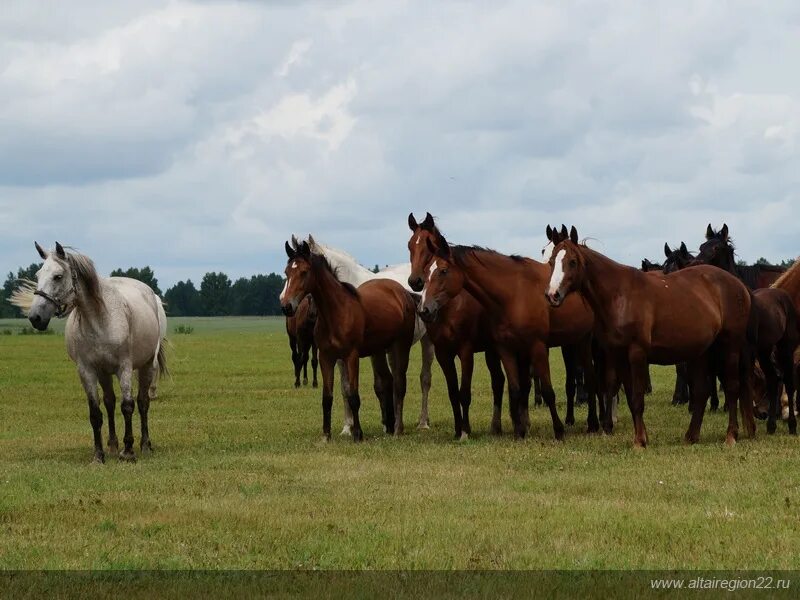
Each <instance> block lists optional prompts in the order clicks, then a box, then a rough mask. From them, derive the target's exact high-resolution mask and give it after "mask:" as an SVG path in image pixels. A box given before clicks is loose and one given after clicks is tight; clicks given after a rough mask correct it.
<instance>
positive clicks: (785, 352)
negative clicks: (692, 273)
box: [694, 223, 800, 434]
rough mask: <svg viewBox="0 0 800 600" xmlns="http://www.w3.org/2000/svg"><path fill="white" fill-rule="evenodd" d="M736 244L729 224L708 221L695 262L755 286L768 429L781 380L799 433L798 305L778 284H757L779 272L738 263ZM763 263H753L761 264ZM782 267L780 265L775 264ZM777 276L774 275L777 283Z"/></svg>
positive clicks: (771, 428) (772, 430) (772, 422)
mask: <svg viewBox="0 0 800 600" xmlns="http://www.w3.org/2000/svg"><path fill="white" fill-rule="evenodd" d="M734 256H735V247H734V245H733V241H732V240H731V239H730V236H729V231H728V225H727V224H723V225H722V228H721V229H720V230H719V231H714V230H713V229H712V228H711V224H710V223H709V225H708V228H707V230H706V241H705V242H704V243H703V244H702V245H701V246H700V250H699V252H698V253H697V258H696V259H695V261H694V263H700V264H709V265H713V266H715V267H718V268H720V269H723V270H725V271H727V272H729V273H731V274H732V275H734V276H736V277H738V278H739V279H740V280H742V282H743V283H745V284H746V285H747V286H748V287H750V288H755V289H753V292H752V294H753V313H754V315H755V318H756V322H757V327H756V332H757V333H756V340H755V344H756V346H755V351H756V356H757V358H758V362H759V365H760V366H761V370H762V371H763V373H764V377H765V379H766V388H767V397H768V401H769V405H768V416H767V433H775V430H776V427H777V425H776V418H777V413H778V405H779V403H780V383H781V382H782V383H783V386H784V388H785V390H786V395H787V398H788V404H789V415H788V417H789V418H788V426H789V432H790V433H792V434H796V433H797V422H796V417H795V414H794V402H793V396H794V390H795V381H794V380H795V373H794V365H793V356H794V352H795V350H796V348H797V346H798V343H800V331H798V316H797V309H796V308H795V306H794V302H793V299H792V296H791V295H790V294H789V292H787V291H786V290H783V289H780V288H778V287H757V286H760V285H761V284H762V283H766V282H767V281H769V280H770V279H772V277H773V276H774V275H775V274H776V273H777V272H778V271H776V270H774V269H773V270H767V271H763V273H761V274H759V273H758V272H757V271H756V270H755V269H753V270H747V268H744V267H741V266H740V265H737V264H736V261H735V258H734ZM758 266H760V265H754V267H758ZM775 269H780V267H775ZM775 281H777V278H775V279H772V281H771V283H775ZM773 352H774V353H775V358H776V362H777V363H778V368H779V369H780V377H779V374H778V372H777V371H776V370H775V366H774V365H773V362H772V355H773Z"/></svg>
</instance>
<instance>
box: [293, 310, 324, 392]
mask: <svg viewBox="0 0 800 600" xmlns="http://www.w3.org/2000/svg"><path fill="white" fill-rule="evenodd" d="M316 322H317V307H316V306H314V300H313V299H312V298H311V296H306V297H305V298H303V300H301V302H300V304H299V305H298V306H297V312H296V313H295V314H294V315H293V316H291V317H286V333H287V334H288V336H289V348H291V349H292V363H293V364H294V387H296V388H297V387H300V371H301V370H302V371H303V385H308V356H309V353H310V354H311V372H312V375H313V381H312V383H311V386H312V387H317V362H318V361H317V343H316V342H315V341H314V325H316Z"/></svg>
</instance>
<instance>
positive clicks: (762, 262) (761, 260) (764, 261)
mask: <svg viewBox="0 0 800 600" xmlns="http://www.w3.org/2000/svg"><path fill="white" fill-rule="evenodd" d="M754 264H756V265H771V264H772V263H770V262H769V261H768V260H767V259H766V258H764V257H763V256H760V257H759V258H758V260H757V261H756V262H755V263H754Z"/></svg>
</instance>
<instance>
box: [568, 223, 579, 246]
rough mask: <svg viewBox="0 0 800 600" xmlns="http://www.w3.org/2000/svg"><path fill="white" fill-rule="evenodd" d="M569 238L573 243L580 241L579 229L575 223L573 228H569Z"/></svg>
mask: <svg viewBox="0 0 800 600" xmlns="http://www.w3.org/2000/svg"><path fill="white" fill-rule="evenodd" d="M569 239H570V240H571V241H572V243H573V244H577V243H578V230H577V229H575V225H573V226H572V229H570V230H569Z"/></svg>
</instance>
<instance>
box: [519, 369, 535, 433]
mask: <svg viewBox="0 0 800 600" xmlns="http://www.w3.org/2000/svg"><path fill="white" fill-rule="evenodd" d="M518 373H519V402H520V404H519V414H520V418H521V419H522V424H523V425H524V427H525V431H526V432H527V431H530V430H531V413H530V410H529V408H530V406H529V404H528V401H529V400H530V397H531V387H532V383H533V380H532V376H533V364H532V363H531V361H530V357H528V358H527V359H526V360H522V361H520V363H519V370H518Z"/></svg>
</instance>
